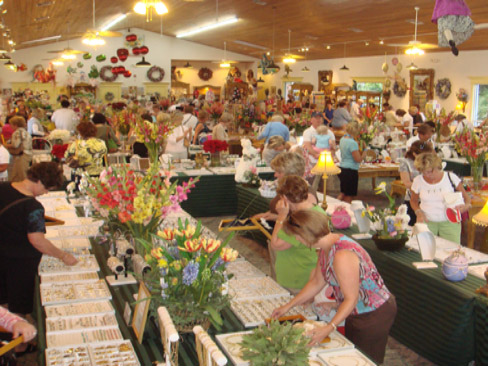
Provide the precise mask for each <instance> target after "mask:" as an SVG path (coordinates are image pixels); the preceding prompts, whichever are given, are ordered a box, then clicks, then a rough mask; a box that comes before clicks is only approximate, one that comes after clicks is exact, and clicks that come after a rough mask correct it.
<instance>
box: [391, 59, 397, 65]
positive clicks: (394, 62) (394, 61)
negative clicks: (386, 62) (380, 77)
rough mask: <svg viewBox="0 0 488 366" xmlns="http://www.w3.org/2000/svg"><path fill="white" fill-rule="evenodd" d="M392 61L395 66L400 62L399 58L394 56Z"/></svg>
mask: <svg viewBox="0 0 488 366" xmlns="http://www.w3.org/2000/svg"><path fill="white" fill-rule="evenodd" d="M391 63H392V64H393V66H396V65H397V64H398V58H397V57H393V58H392V59H391Z"/></svg>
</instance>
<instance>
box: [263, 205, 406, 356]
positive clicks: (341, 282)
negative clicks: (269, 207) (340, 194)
mask: <svg viewBox="0 0 488 366" xmlns="http://www.w3.org/2000/svg"><path fill="white" fill-rule="evenodd" d="M283 229H284V231H285V232H286V233H287V234H289V235H294V236H295V237H297V238H299V240H300V242H302V243H307V244H308V246H309V247H310V248H312V249H320V253H319V260H318V262H317V267H316V268H315V270H314V272H313V274H312V276H311V278H310V280H309V282H308V283H307V284H306V285H305V287H304V288H303V289H302V291H300V293H299V294H298V295H297V296H296V297H295V298H293V299H292V300H291V301H290V302H289V303H288V304H286V305H284V306H282V307H279V308H277V309H275V310H274V311H273V314H272V317H274V318H278V317H280V316H282V315H283V314H285V313H286V312H288V311H289V310H290V309H291V308H292V307H294V306H296V305H301V304H304V303H306V302H307V301H309V300H312V299H313V298H314V297H315V295H316V294H317V293H318V292H319V291H320V290H321V289H322V288H323V287H324V286H325V285H326V283H329V284H330V286H331V287H332V288H333V291H334V295H335V298H336V300H337V303H336V304H335V307H337V313H336V314H335V316H334V317H333V318H332V320H331V321H330V322H329V323H328V324H327V325H325V326H323V327H320V328H315V329H314V331H313V332H312V333H311V334H310V336H311V341H310V345H315V344H318V343H320V342H321V341H322V340H323V339H324V338H325V337H327V336H328V335H329V334H330V333H331V332H332V331H333V330H335V329H336V328H337V324H339V323H341V322H342V321H344V320H345V321H346V327H345V328H346V337H347V338H349V339H350V340H351V341H352V342H353V343H354V344H355V345H356V346H357V347H358V348H359V349H360V350H361V351H363V352H364V353H366V354H367V355H368V356H369V357H371V358H372V359H373V360H374V361H375V362H377V363H382V362H383V359H384V356H385V349H386V342H387V340H388V333H389V332H390V328H391V326H392V324H393V321H394V319H395V315H396V310H397V307H396V302H395V297H394V296H393V294H392V293H391V292H390V291H389V290H388V289H387V288H386V286H385V284H384V282H383V279H382V278H381V276H380V274H379V273H378V270H377V269H376V266H375V265H374V263H373V261H372V260H371V258H370V256H369V255H368V253H367V252H366V251H365V250H364V248H363V247H361V245H359V244H358V243H356V242H355V241H354V240H352V239H350V238H348V237H347V236H344V235H340V234H335V233H331V232H330V230H329V227H328V225H327V217H326V216H325V215H324V214H322V213H320V212H314V211H311V210H307V211H297V212H294V213H292V214H291V215H290V216H289V218H288V220H287V222H286V223H285V225H284V226H283ZM332 304H334V303H332ZM329 311H330V310H329Z"/></svg>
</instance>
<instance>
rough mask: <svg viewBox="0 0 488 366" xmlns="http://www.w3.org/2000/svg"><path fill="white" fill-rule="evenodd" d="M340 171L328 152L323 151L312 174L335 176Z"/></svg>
mask: <svg viewBox="0 0 488 366" xmlns="http://www.w3.org/2000/svg"><path fill="white" fill-rule="evenodd" d="M340 172H341V169H340V168H339V167H337V166H336V165H335V164H334V160H333V159H332V154H331V152H330V151H327V150H324V151H322V152H321V153H320V155H319V159H318V161H317V164H315V166H314V167H313V168H312V174H324V173H325V174H327V175H337V174H339V173H340Z"/></svg>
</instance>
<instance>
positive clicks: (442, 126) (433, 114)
mask: <svg viewBox="0 0 488 366" xmlns="http://www.w3.org/2000/svg"><path fill="white" fill-rule="evenodd" d="M426 114H427V118H428V119H430V120H432V121H434V123H435V133H436V141H437V142H441V139H442V138H443V139H444V140H448V139H449V137H450V135H451V129H450V128H449V125H450V124H451V123H452V122H453V121H454V115H455V112H454V111H452V112H449V114H447V113H446V110H445V109H444V108H442V109H441V110H440V112H439V114H437V111H436V110H435V109H433V110H432V109H427V108H426Z"/></svg>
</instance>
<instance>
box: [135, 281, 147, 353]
mask: <svg viewBox="0 0 488 366" xmlns="http://www.w3.org/2000/svg"><path fill="white" fill-rule="evenodd" d="M150 298H151V293H150V292H149V290H148V289H147V287H146V286H145V285H144V283H142V282H141V283H140V285H139V291H138V293H137V300H136V307H135V309H134V316H133V318H132V324H131V325H132V329H133V330H134V333H135V335H136V337H137V341H138V342H139V343H142V338H143V336H144V328H145V327H146V321H147V314H148V313H149V305H150V303H151V300H150Z"/></svg>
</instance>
